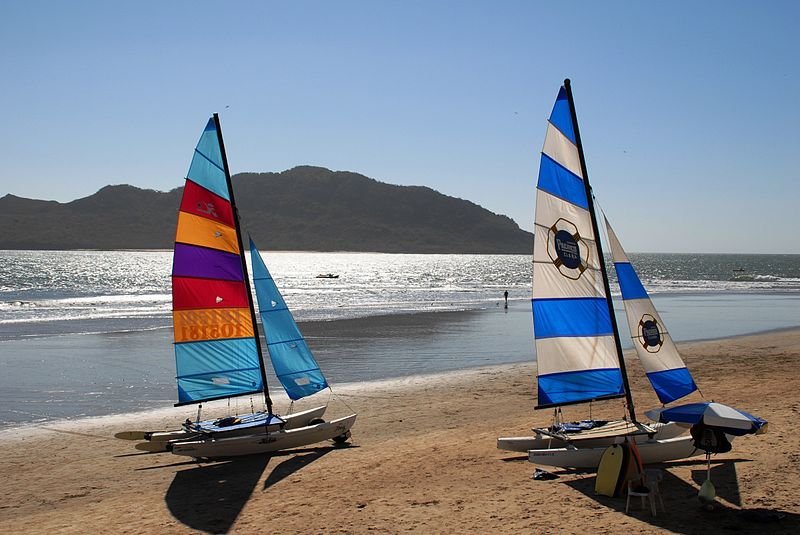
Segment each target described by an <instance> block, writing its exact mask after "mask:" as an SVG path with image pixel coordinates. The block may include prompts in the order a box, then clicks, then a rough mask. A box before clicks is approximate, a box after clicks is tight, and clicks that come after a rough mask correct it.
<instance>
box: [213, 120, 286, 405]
mask: <svg viewBox="0 0 800 535" xmlns="http://www.w3.org/2000/svg"><path fill="white" fill-rule="evenodd" d="M214 126H216V128H217V140H218V141H219V150H220V152H221V153H222V168H223V170H224V171H225V180H226V181H227V182H228V192H229V193H230V197H231V199H230V200H231V208H232V210H233V221H234V223H235V224H236V239H237V240H238V241H239V260H240V261H241V262H242V274H243V276H244V287H245V289H246V290H247V304H248V305H249V306H250V317H251V318H252V320H253V332H254V333H255V339H256V351H257V352H258V366H259V369H260V370H261V381H262V382H263V383H264V401H265V402H266V404H267V412H268V413H269V414H272V399H271V398H270V397H269V388H268V387H267V372H266V370H265V369H264V355H263V353H262V351H261V337H260V336H259V334H258V324H257V323H256V309H255V307H254V306H253V293H252V292H251V291H250V277H249V276H248V274H247V262H245V259H244V244H243V243H242V230H241V228H240V224H239V210H238V209H237V208H236V201H235V200H234V197H233V185H232V183H231V172H230V169H229V168H228V155H227V153H226V152H225V142H224V141H223V140H222V127H220V124H219V115H217V114H216V113H215V114H214Z"/></svg>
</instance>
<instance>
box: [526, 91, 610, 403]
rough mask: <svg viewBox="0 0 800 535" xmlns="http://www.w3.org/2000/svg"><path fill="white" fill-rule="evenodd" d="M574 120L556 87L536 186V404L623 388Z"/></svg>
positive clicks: (583, 399)
mask: <svg viewBox="0 0 800 535" xmlns="http://www.w3.org/2000/svg"><path fill="white" fill-rule="evenodd" d="M565 83H566V82H565ZM576 125H577V121H576V120H575V119H574V111H573V109H572V107H571V106H570V102H569V100H568V94H567V91H566V89H565V87H563V86H562V87H561V90H560V91H559V93H558V97H557V98H556V102H555V105H554V106H553V111H552V113H551V114H550V119H549V121H548V124H547V134H546V137H545V142H544V148H543V149H542V156H541V161H540V164H539V180H538V183H537V186H536V189H537V192H536V216H535V218H534V226H535V229H534V247H533V298H532V300H531V301H532V306H533V325H534V339H535V342H536V360H537V365H538V390H539V392H538V405H537V407H536V408H545V407H554V406H560V405H568V404H573V403H581V402H587V401H592V400H598V399H608V398H616V397H620V396H623V395H625V388H624V386H623V373H622V371H621V370H620V363H619V362H620V349H619V345H618V341H617V340H616V338H615V336H616V334H615V331H616V328H615V324H614V319H613V317H612V314H613V311H612V309H611V307H610V305H609V303H610V302H609V299H610V297H609V295H608V291H607V289H606V286H607V283H605V282H604V277H603V272H602V270H604V267H603V266H602V264H601V259H600V255H599V254H598V244H597V242H596V240H597V236H596V234H597V232H596V230H595V228H596V221H594V220H593V215H592V213H591V210H592V203H591V199H589V197H588V193H587V192H588V191H589V187H588V185H587V184H586V183H585V180H584V179H585V177H584V171H583V169H584V166H583V164H582V160H581V155H580V151H579V143H578V135H577V132H576Z"/></svg>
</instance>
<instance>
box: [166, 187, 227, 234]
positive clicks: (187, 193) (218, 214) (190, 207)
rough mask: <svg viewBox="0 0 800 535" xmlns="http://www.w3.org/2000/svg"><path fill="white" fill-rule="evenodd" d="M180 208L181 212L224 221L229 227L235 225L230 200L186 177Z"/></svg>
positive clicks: (220, 221)
mask: <svg viewBox="0 0 800 535" xmlns="http://www.w3.org/2000/svg"><path fill="white" fill-rule="evenodd" d="M180 210H181V212H186V213H188V214H194V215H197V216H200V217H205V218H208V219H211V220H212V221H217V222H219V223H224V224H225V225H227V226H229V227H235V226H236V225H235V224H234V221H233V209H232V208H231V203H230V202H228V201H227V200H226V199H223V198H222V197H220V196H219V195H217V194H215V193H211V192H210V191H208V190H207V189H206V188H204V187H203V186H199V185H197V184H195V183H194V182H192V181H191V180H188V179H187V180H186V185H185V186H184V187H183V199H181V208H180Z"/></svg>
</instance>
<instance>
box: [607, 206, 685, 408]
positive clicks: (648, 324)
mask: <svg viewBox="0 0 800 535" xmlns="http://www.w3.org/2000/svg"><path fill="white" fill-rule="evenodd" d="M605 222H606V229H607V230H608V240H609V242H610V244H611V255H612V257H613V259H614V267H615V269H616V271H617V279H619V288H620V291H621V292H622V301H623V303H624V304H625V314H626V315H627V317H628V328H629V329H630V331H631V338H632V339H633V346H634V347H635V348H636V354H637V355H639V360H640V361H641V362H642V366H643V367H644V371H645V373H646V374H647V378H648V379H649V380H650V384H651V385H652V386H653V390H655V391H656V394H657V395H658V399H659V400H660V401H661V403H669V402H671V401H675V400H676V399H680V398H682V397H684V396H687V395H689V394H691V393H692V392H694V391H695V390H697V385H696V384H695V382H694V379H692V374H691V373H689V370H688V369H687V368H686V365H685V364H684V363H683V359H681V356H680V354H679V353H678V349H677V348H676V347H675V343H674V342H673V341H672V337H671V336H670V335H669V332H667V330H666V327H665V325H664V322H663V321H662V320H661V316H659V315H658V312H657V311H656V309H655V307H654V306H653V302H652V301H651V300H650V296H649V295H647V290H645V289H644V286H642V283H641V281H640V280H639V277H638V276H637V275H636V271H635V270H634V269H633V266H632V265H631V263H630V260H628V256H627V255H626V254H625V251H624V250H623V249H622V246H621V245H620V243H619V240H618V239H617V235H616V234H615V233H614V230H613V229H612V228H611V225H610V224H609V222H608V218H605Z"/></svg>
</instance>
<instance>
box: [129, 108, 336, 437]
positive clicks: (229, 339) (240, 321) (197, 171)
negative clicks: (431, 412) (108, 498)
mask: <svg viewBox="0 0 800 535" xmlns="http://www.w3.org/2000/svg"><path fill="white" fill-rule="evenodd" d="M259 260H260V257H259ZM261 264H262V265H263V262H261ZM259 273H260V272H259ZM270 280H271V279H270ZM257 285H258V282H257ZM273 286H274V284H273ZM274 292H276V293H277V288H276V289H275V290H274ZM278 295H279V294H278ZM282 302H283V300H282V299H281V303H282ZM172 304H173V313H172V315H173V332H174V339H175V345H174V347H175V365H176V371H177V377H176V378H177V386H178V403H176V406H182V405H188V404H202V403H204V402H207V401H212V400H218V399H226V398H228V399H229V398H231V397H235V396H244V395H254V394H258V393H263V396H264V402H265V405H266V410H264V411H258V412H255V411H253V412H251V413H249V414H243V415H232V416H227V417H224V418H217V419H214V420H205V421H201V420H200V418H199V412H200V411H199V409H198V418H197V420H198V421H195V422H192V421H189V420H187V421H186V422H185V423H184V424H183V427H182V428H181V429H178V430H175V431H165V432H148V433H142V432H124V433H120V434H118V435H117V436H118V437H119V438H127V439H145V440H147V441H148V442H145V443H142V444H139V445H137V448H139V449H142V450H145V451H166V450H167V449H170V446H171V444H172V443H174V442H176V441H181V440H190V439H198V438H208V439H219V438H227V437H237V436H246V435H253V434H269V433H272V432H282V431H284V430H291V429H294V428H303V427H306V426H307V425H309V424H311V423H315V424H317V423H319V419H320V417H321V416H322V415H323V414H324V412H325V410H326V407H325V406H322V407H316V408H313V409H309V410H306V411H302V412H297V413H294V414H290V415H288V416H283V417H281V416H278V415H277V414H275V413H274V411H273V406H272V399H271V398H270V395H269V389H268V387H267V375H266V368H265V363H264V357H263V353H262V347H261V341H260V338H259V336H258V327H257V323H256V316H255V308H254V305H253V298H252V294H251V292H250V282H249V278H248V272H247V263H246V260H245V255H244V248H243V247H242V237H241V230H240V227H239V218H238V214H237V211H236V204H235V200H234V194H233V188H232V186H231V179H230V172H229V170H228V162H227V157H226V155H225V146H224V142H223V139H222V131H221V128H220V125H219V117H218V116H217V115H216V114H214V116H213V117H212V118H211V119H209V121H208V123H207V124H206V127H205V129H204V130H203V133H202V135H201V137H200V140H199V141H198V143H197V146H196V148H195V151H194V154H193V157H192V162H191V164H190V166H189V172H188V174H187V178H186V182H185V185H184V190H183V196H182V199H181V205H180V210H179V212H178V224H177V230H176V237H175V249H174V255H173V266H172ZM284 307H285V304H284ZM289 318H290V320H291V323H292V324H294V320H293V319H291V314H289ZM283 323H285V321H284V322H283ZM264 327H265V329H267V330H269V322H268V321H267V318H266V317H265V322H264ZM295 329H296V325H295ZM306 349H307V348H306ZM307 355H308V356H307V357H306V358H305V359H304V360H303V361H302V362H300V363H298V365H299V366H301V367H306V366H307V361H308V358H310V359H311V360H312V361H313V356H310V352H307ZM286 358H288V356H287V357H286ZM285 360H286V359H284V361H285ZM314 364H315V365H316V363H314ZM291 366H292V364H291V363H285V364H284V368H287V369H291ZM317 370H318V367H317ZM319 376H320V377H321V372H320V373H319ZM322 380H323V381H324V377H323V378H322ZM326 386H327V383H326ZM287 392H288V391H287ZM293 393H294V390H293V391H292V392H289V395H290V397H291V398H292V399H297V398H295V397H293ZM301 397H302V396H301ZM140 435H141V436H140Z"/></svg>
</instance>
